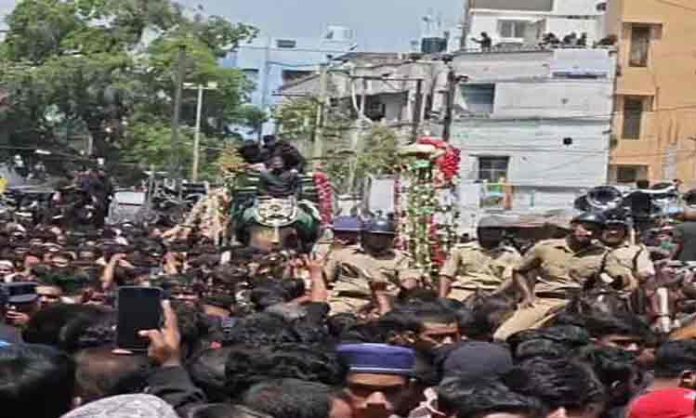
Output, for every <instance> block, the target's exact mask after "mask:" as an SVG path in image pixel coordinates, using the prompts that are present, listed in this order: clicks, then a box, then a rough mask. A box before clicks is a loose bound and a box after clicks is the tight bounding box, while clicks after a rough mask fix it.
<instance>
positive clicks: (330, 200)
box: [314, 171, 334, 226]
mask: <svg viewBox="0 0 696 418" xmlns="http://www.w3.org/2000/svg"><path fill="white" fill-rule="evenodd" d="M314 185H315V187H316V188H317V196H318V198H319V214H320V215H321V222H322V224H323V225H324V226H326V225H331V223H333V209H334V192H333V186H332V185H331V180H330V179H329V176H328V175H327V174H326V173H323V172H321V171H317V172H315V173H314Z"/></svg>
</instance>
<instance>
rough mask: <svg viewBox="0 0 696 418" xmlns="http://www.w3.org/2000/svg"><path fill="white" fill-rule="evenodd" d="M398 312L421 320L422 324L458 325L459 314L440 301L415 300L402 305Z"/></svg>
mask: <svg viewBox="0 0 696 418" xmlns="http://www.w3.org/2000/svg"><path fill="white" fill-rule="evenodd" d="M396 311H400V312H403V313H405V314H407V315H411V316H412V317H414V318H416V319H417V320H419V321H420V322H421V323H424V322H435V323H442V324H451V323H457V319H458V318H457V314H456V312H455V311H454V310H452V309H450V308H449V306H447V305H445V304H444V303H442V302H441V301H440V300H436V301H421V300H414V301H411V302H410V303H407V304H404V305H400V306H399V307H398V308H397V309H396Z"/></svg>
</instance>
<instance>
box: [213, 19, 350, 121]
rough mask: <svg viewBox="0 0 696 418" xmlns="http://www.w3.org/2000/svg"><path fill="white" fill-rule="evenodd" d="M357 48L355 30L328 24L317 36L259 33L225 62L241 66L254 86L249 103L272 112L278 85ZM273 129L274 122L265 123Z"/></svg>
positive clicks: (225, 64)
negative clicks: (295, 36)
mask: <svg viewBox="0 0 696 418" xmlns="http://www.w3.org/2000/svg"><path fill="white" fill-rule="evenodd" d="M354 48H355V42H354V39H353V33H352V31H351V30H350V29H348V28H345V27H341V26H329V27H328V28H327V30H326V32H325V33H324V34H323V35H322V36H321V37H317V38H292V37H272V36H259V37H256V38H255V39H254V40H252V41H251V42H249V43H245V44H242V45H240V46H239V48H238V49H237V50H235V51H234V52H231V53H230V54H229V55H228V56H227V57H226V58H225V59H224V60H223V61H222V65H223V66H225V67H228V68H239V69H241V70H242V71H243V72H244V74H245V75H246V76H247V78H248V79H249V80H251V81H252V82H254V85H255V89H254V91H253V92H252V94H251V97H250V103H251V104H253V105H254V106H257V107H259V108H261V109H265V110H267V111H269V112H270V110H271V109H272V107H273V106H275V105H276V104H278V103H279V102H280V101H281V97H280V96H279V95H278V94H277V93H278V89H279V88H280V87H281V86H282V85H284V84H287V83H290V82H292V81H295V80H298V79H300V78H302V77H305V76H307V75H309V74H313V73H315V72H316V71H317V69H318V68H319V65H320V64H324V63H326V62H328V61H329V60H330V59H331V58H332V57H336V56H339V55H343V54H345V53H346V52H348V51H350V50H352V49H354ZM263 130H264V133H272V132H273V130H274V124H273V122H269V123H267V124H265V125H264V127H263Z"/></svg>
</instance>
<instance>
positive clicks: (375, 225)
mask: <svg viewBox="0 0 696 418" xmlns="http://www.w3.org/2000/svg"><path fill="white" fill-rule="evenodd" d="M363 232H364V233H366V234H377V235H396V225H394V222H393V221H392V220H390V219H385V218H376V219H373V220H371V221H369V222H367V224H365V226H364V228H363Z"/></svg>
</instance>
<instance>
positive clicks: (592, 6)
mask: <svg viewBox="0 0 696 418" xmlns="http://www.w3.org/2000/svg"><path fill="white" fill-rule="evenodd" d="M517 3H518V4H519V6H518V7H517V9H518V10H515V8H514V7H508V6H505V7H499V8H491V7H490V6H489V7H485V5H479V4H477V3H474V4H473V5H472V6H471V7H470V9H469V16H468V22H469V35H468V37H467V42H466V47H467V49H469V48H473V49H475V48H477V46H478V45H477V44H476V43H475V42H472V41H471V37H478V36H479V34H480V33H481V32H487V33H488V35H489V36H490V37H491V38H492V39H493V44H494V45H495V44H497V43H500V42H518V43H525V44H529V45H536V40H535V41H534V42H530V40H529V39H527V40H525V39H524V38H503V37H502V36H501V34H500V30H499V28H500V26H499V21H500V20H519V21H526V22H529V24H536V25H538V26H539V28H540V31H541V33H549V32H553V33H554V34H556V36H558V37H559V38H562V37H563V36H565V35H568V34H570V33H572V32H575V33H577V34H578V35H580V34H582V33H587V37H588V44H592V42H594V41H596V40H599V39H601V38H603V37H604V30H603V27H602V25H601V24H599V23H600V21H602V20H603V19H602V16H603V12H600V11H597V8H596V6H597V3H598V1H597V0H556V1H554V2H553V10H552V11H544V10H541V9H538V10H529V8H527V7H525V5H526V4H527V3H528V2H526V1H524V0H518V1H517Z"/></svg>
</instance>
